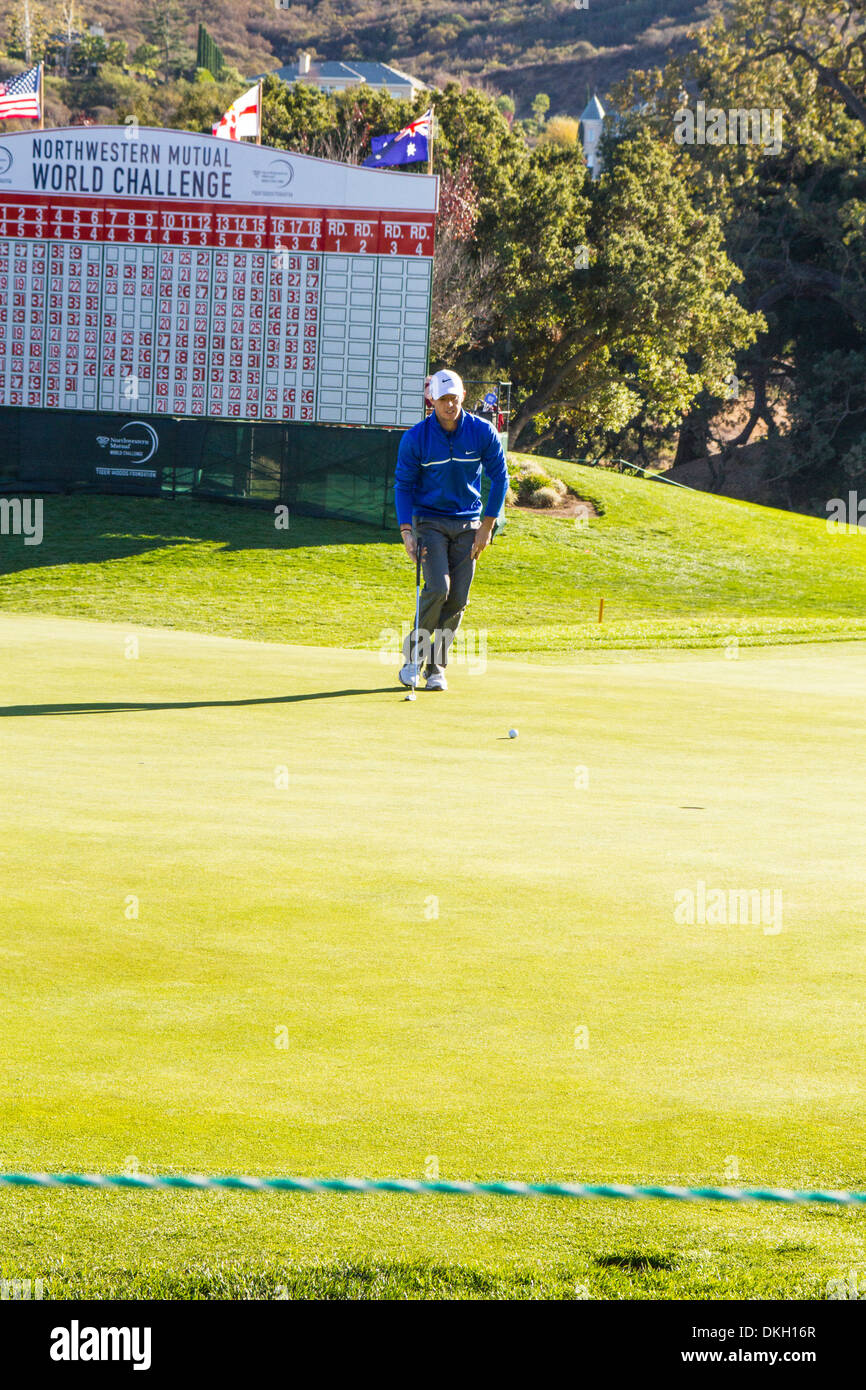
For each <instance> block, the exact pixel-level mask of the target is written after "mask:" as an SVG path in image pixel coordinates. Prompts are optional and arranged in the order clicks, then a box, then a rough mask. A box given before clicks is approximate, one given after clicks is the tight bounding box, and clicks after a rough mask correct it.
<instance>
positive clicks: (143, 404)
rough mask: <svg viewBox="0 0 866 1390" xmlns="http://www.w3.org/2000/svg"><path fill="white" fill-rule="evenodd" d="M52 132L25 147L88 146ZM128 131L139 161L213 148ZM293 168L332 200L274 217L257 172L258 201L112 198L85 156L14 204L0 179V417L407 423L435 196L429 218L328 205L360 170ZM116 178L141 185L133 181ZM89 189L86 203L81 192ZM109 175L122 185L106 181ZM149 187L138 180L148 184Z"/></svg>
mask: <svg viewBox="0 0 866 1390" xmlns="http://www.w3.org/2000/svg"><path fill="white" fill-rule="evenodd" d="M52 134H53V136H54V139H53V144H52V141H51V140H50V139H48V138H47V133H46V137H43V140H42V144H43V145H45V146H46V147H48V148H49V150H50V151H51V152H52V153H54V151H55V150H56V149H57V148H59V147H62V145H63V144H64V141H62V140H60V139H59V138H57V137H60V136H65V137H67V138H66V140H65V144H66V145H67V146H70V147H73V146H74V148H75V150H76V151H77V150H78V147H79V146H82V147H84V146H87V147H88V148H89V147H90V144H91V142H90V141H89V140H88V139H85V138H82V137H81V134H80V132H54V133H52ZM73 134H74V135H75V137H76V138H75V140H74V141H73V139H72V136H73ZM88 134H89V132H88ZM141 135H142V137H144V136H146V135H152V136H154V137H156V136H157V135H158V136H159V140H157V139H156V138H154V143H153V148H152V150H151V152H150V154H149V156H148V158H149V162H150V165H153V164H155V163H158V162H159V157H160V156H161V155H163V154H164V153H165V150H166V147H167V146H166V142H167V141H168V140H169V139H171V140H172V141H174V142H176V145H177V148H178V149H179V150H180V151H181V153H184V154H185V152H186V151H187V150H188V149H189V150H192V151H193V152H194V153H196V157H197V158H201V159H203V158H204V155H203V154H202V151H203V150H204V153H205V154H206V153H207V149H206V146H213V145H223V144H225V143H227V142H222V141H213V140H212V139H211V138H210V137H207V136H189V135H185V134H182V133H180V132H142V133H141ZM25 138H26V139H27V140H30V141H32V144H33V148H34V151H35V152H40V153H41V147H40V145H39V141H38V139H37V138H36V137H34V136H31V135H29V134H28V135H27V136H26V137H25V136H21V135H17V136H12V137H8V138H7V140H6V141H5V142H3V141H0V166H2V163H3V158H2V157H3V153H4V147H5V149H13V150H14V149H15V148H16V147H15V142H16V141H20V140H23V139H25ZM100 143H101V145H102V147H103V149H104V148H105V145H106V142H105V141H95V142H93V144H94V147H96V146H97V145H98V144H100ZM120 144H121V142H120V141H116V142H115V143H114V144H113V145H111V147H110V148H111V149H112V150H113V149H115V148H116V147H117V146H120ZM172 148H173V147H172V146H168V150H169V156H170V154H171V150H172ZM241 148H242V150H243V155H242V156H240V155H238V154H237V153H236V152H235V151H232V158H233V159H235V160H237V159H238V158H243V159H246V160H247V161H250V160H252V159H253V158H254V156H253V155H252V154H247V153H246V152H247V151H248V150H249V149H251V148H252V149H256V147H247V146H243V147H241ZM120 153H121V155H123V156H126V158H127V159H128V158H129V151H127V150H124V149H123V148H122V147H121V150H120ZM263 154H264V155H267V156H268V157H269V159H270V165H269V166H267V167H268V168H269V169H273V168H276V167H278V166H285V167H286V168H288V167H289V161H290V159H291V160H293V161H294V160H300V159H301V157H299V156H287V155H286V154H285V153H284V152H276V151H262V150H261V149H257V150H256V156H255V157H256V158H258V159H261V157H262V155H263ZM277 154H279V155H280V156H281V157H280V159H279V160H275V159H274V156H276V155H277ZM167 158H168V156H166V158H163V160H162V163H163V166H164V165H165V163H166V159H167ZM132 162H133V163H134V162H135V161H132ZM173 162H175V163H179V162H180V157H179V156H178V159H177V160H175V161H173ZM305 165H309V166H318V167H317V168H313V169H312V170H310V169H307V168H306V167H305V168H303V169H302V171H301V172H302V173H303V174H305V175H307V176H308V178H307V182H308V183H309V184H310V187H311V188H314V187H317V186H318V184H321V186H322V191H324V192H326V193H331V195H332V196H331V198H330V199H329V205H326V206H321V207H320V206H316V205H311V204H310V203H307V204H303V205H302V204H292V205H291V206H285V205H283V206H279V205H276V206H275V205H274V200H273V194H272V189H271V186H270V184H269V182H268V178H267V176H266V173H262V174H261V176H260V178H259V183H260V185H261V189H262V200H261V201H258V202H256V201H253V200H250V201H244V200H240V199H237V198H236V197H232V198H231V199H225V198H220V197H217V198H213V199H210V200H209V199H208V198H198V199H196V198H179V197H171V198H168V197H159V196H145V197H141V196H126V195H125V194H120V195H117V196H114V195H113V194H112V193H111V191H110V189H109V187H108V183H107V179H106V178H102V179H98V178H97V177H96V173H95V172H94V170H97V171H98V168H99V167H103V166H100V165H99V163H98V161H97V162H96V163H95V164H94V165H93V167H92V168H91V167H90V166H86V165H85V164H81V165H80V166H79V167H80V168H81V169H82V170H83V171H84V172H83V173H81V174H79V175H77V176H76V178H75V179H72V180H70V176H69V174H68V173H64V180H65V181H64V182H63V190H62V191H47V190H46V191H39V192H34V191H20V192H14V191H8V189H7V188H6V187H5V184H7V183H8V182H9V180H8V179H7V180H4V181H3V182H0V405H5V406H24V407H39V408H42V409H46V408H47V409H75V410H93V411H119V412H128V413H135V414H163V415H173V416H204V417H210V418H214V419H236V420H272V421H279V420H310V421H316V420H319V421H334V422H338V421H341V422H347V423H357V424H393V425H404V424H411V423H413V422H414V421H415V420H417V419H420V418H422V415H423V408H422V387H423V381H424V376H425V373H426V366H427V346H428V340H429V315H430V296H431V284H432V257H433V242H434V224H435V211H434V210H433V207H435V198H431V196H430V190H429V188H426V189H425V190H424V191H425V196H426V197H427V201H428V202H432V203H433V207H428V208H426V209H424V208H422V209H420V210H415V209H413V208H409V209H405V208H397V209H391V210H388V208H387V207H363V206H359V207H353V206H339V205H335V202H334V199H333V191H334V190H335V189H337V190H339V191H341V192H343V191H344V185H346V184H348V182H349V179H350V178H351V180H353V184H352V187H353V188H354V189H360V190H361V191H362V192H366V190H367V189H368V188H371V189H372V188H373V185H371V184H369V183H363V182H361V183H359V182H358V176H359V175H360V177H361V179H362V180H363V179H364V177H365V175H367V171H364V170H358V169H355V168H352V169H349V168H348V166H342V165H335V164H333V163H332V162H331V161H323V160H310V159H305ZM322 166H324V171H325V175H326V176H327V177H323V176H322V173H321V170H322ZM36 167H37V166H36V164H35V162H34V164H33V168H34V170H35V169H36ZM104 167H105V168H106V169H110V164H108V165H105V166H104ZM52 168H53V166H49V173H47V174H46V175H45V176H44V181H45V182H46V183H47V182H48V180H49V177H50V178H51V179H52V180H53V179H54V177H55V176H54V174H53V173H52V172H51V170H52ZM88 170H89V172H88ZM257 172H258V166H256V167H255V168H253V170H252V174H253V175H256V174H257ZM242 173H243V174H244V177H245V182H246V185H249V183H250V176H249V173H248V171H247V169H246V168H244V169H243V170H242ZM314 175H318V181H317V179H316V178H315V177H313V176H314ZM126 176H127V183H129V184H132V183H134V185H135V186H136V187H137V188H141V186H142V184H143V183H144V175H143V173H141V172H137V173H136V177H135V179H134V180H133V179H132V178H131V176H129V171H128V170H127V171H126ZM280 176H281V177H283V178H285V177H287V176H286V175H285V174H282V173H281V175H280ZM367 176H368V177H369V178H373V177H375V179H376V180H377V182H376V184H375V191H376V192H377V193H379V194H381V192H382V191H384V192H388V191H389V190H390V189H391V188H394V189H395V191H396V190H398V188H399V191H400V195H401V196H402V197H404V199H405V198H406V197H407V196H408V195H407V194H406V188H407V184H406V180H407V179H408V180H410V185H411V181H412V180H415V183H414V185H412V186H410V193H413V194H415V196H416V197H417V192H416V190H418V188H419V185H420V184H422V183H423V184H424V185H429V184H431V183H432V184H435V180H429V179H424V178H421V179H419V178H418V176H412V175H396V176H395V175H393V174H390V175H389V174H383V173H382V171H370V173H369V175H367ZM181 177H182V176H181V175H180V174H178V175H177V179H176V180H175V183H173V184H172V183H171V180H172V178H174V175H173V174H172V173H171V172H169V173H168V174H167V175H165V177H164V178H163V184H166V185H167V186H171V187H173V188H175V189H176V187H177V181H178V180H180V178H181ZM274 177H275V176H273V175H272V176H271V183H272V182H273V179H274ZM88 178H89V179H90V180H91V186H92V187H93V189H97V190H100V196H97V195H96V194H95V193H94V192H83V191H81V190H82V189H83V188H84V185H85V182H86V180H87V179H88ZM202 178H203V176H202ZM220 178H221V179H223V180H224V179H225V178H226V175H225V174H224V173H223V174H221V175H220ZM395 178H396V179H397V180H398V183H389V182H387V180H389V179H391V180H393V179H395ZM383 179H384V180H385V182H383ZM58 181H60V180H59V179H58ZM70 181H71V182H72V184H73V187H74V188H75V189H76V191H67V189H68V187H69V183H70ZM112 181H113V184H114V187H115V188H117V187H118V186H119V185H120V184H122V183H123V179H122V178H119V177H118V175H117V173H116V171H115V174H114V176H113V180H112ZM238 181H241V180H238ZM252 181H253V183H255V178H253V180H252ZM299 183H302V179H300V178H295V179H294V184H295V185H297V184H299ZM163 184H159V183H158V179H157V176H156V175H155V174H153V173H150V185H149V186H152V187H157V186H160V187H161V186H163ZM256 186H258V185H256ZM52 188H53V183H52ZM220 188H221V189H222V184H221V185H220ZM265 194H270V195H271V196H270V200H269V201H265V200H264V195H265ZM382 201H384V198H383V199H382Z"/></svg>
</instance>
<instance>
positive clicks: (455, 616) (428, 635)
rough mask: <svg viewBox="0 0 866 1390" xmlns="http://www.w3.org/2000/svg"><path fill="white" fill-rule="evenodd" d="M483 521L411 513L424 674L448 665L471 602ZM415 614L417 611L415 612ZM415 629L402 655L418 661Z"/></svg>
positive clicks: (406, 642)
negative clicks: (420, 583) (417, 564)
mask: <svg viewBox="0 0 866 1390" xmlns="http://www.w3.org/2000/svg"><path fill="white" fill-rule="evenodd" d="M480 525H481V522H480V520H475V521H470V520H466V519H464V518H461V517H453V518H451V517H430V516H416V517H413V518H412V527H413V530H414V532H415V540H416V543H418V544H420V546H421V569H422V571H423V574H424V587H423V589H422V590H421V611H420V616H419V619H418V647H417V650H418V661H419V663H420V664H421V665H422V667H426V670H425V674H426V675H427V676H432V675H434V674H437V673H441V672H442V670H443V669H444V668H445V666H447V664H448V653H449V652H450V650H451V644H452V642H453V641H454V634H455V632H456V631H457V629H458V627H459V626H460V620H461V618H462V617H463V610H464V609H465V607H466V605H467V603H468V602H469V589H470V586H471V584H472V579H473V576H474V574H475V563H476V562H475V561H474V560H473V559H472V546H473V543H474V541H475V532H476V531H477V530H478V527H479V526H480ZM413 616H414V615H413ZM415 650H416V648H415V628H414V623H413V628H412V631H411V632H410V634H409V636H408V637H407V638H406V641H405V642H404V643H403V659H404V660H405V661H414V660H415Z"/></svg>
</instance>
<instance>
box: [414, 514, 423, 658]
mask: <svg viewBox="0 0 866 1390" xmlns="http://www.w3.org/2000/svg"><path fill="white" fill-rule="evenodd" d="M420 621H421V537H420V535H419V534H418V531H417V529H416V531H415V662H414V667H415V684H416V685H417V684H418V624H419V623H420Z"/></svg>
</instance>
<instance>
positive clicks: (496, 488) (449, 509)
mask: <svg viewBox="0 0 866 1390" xmlns="http://www.w3.org/2000/svg"><path fill="white" fill-rule="evenodd" d="M482 469H483V470H484V472H485V473H486V474H487V476H488V478H489V479H490V496H489V497H488V499H487V506H486V508H485V511H484V515H485V516H499V513H500V512H501V511H502V505H503V503H504V501H505V494H506V492H507V491H508V469H507V468H506V465H505V454H504V453H503V451H502V445H501V444H500V442H499V436H498V434H497V433H496V431H495V429H494V428H493V426H492V425H491V424H490V422H489V420H482V419H481V417H480V416H479V415H470V414H469V412H468V411H466V410H461V412H460V419H459V421H458V422H457V428H456V429H455V430H453V431H452V432H451V433H450V434H449V432H448V430H443V428H442V426H441V425H440V423H439V421H438V420H437V419H436V416H435V414H433V413H431V414H430V415H428V416H427V419H426V420H421V421H419V423H418V424H417V425H413V426H412V428H411V429H408V430H407V431H406V433H405V434H404V435H403V438H402V439H401V440H400V448H399V451H398V454H397V467H396V469H395V471H394V503H395V506H396V508H397V521H398V523H399V525H400V526H403V525H405V524H407V523H409V522H411V520H412V516H413V514H414V515H417V516H449V517H466V518H468V519H472V518H474V517H479V516H480V515H481V471H482Z"/></svg>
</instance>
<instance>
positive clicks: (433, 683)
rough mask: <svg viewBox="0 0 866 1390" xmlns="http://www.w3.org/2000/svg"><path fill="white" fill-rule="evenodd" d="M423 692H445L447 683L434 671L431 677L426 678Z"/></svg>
mask: <svg viewBox="0 0 866 1390" xmlns="http://www.w3.org/2000/svg"><path fill="white" fill-rule="evenodd" d="M424 689H425V690H447V689H448V682H447V680H446V679H445V677H444V675H443V674H442V672H441V671H434V672H433V675H432V676H428V677H427V682H426V684H425V686H424Z"/></svg>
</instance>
